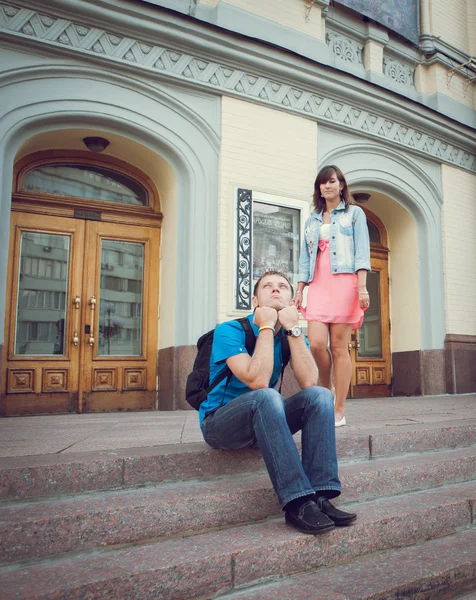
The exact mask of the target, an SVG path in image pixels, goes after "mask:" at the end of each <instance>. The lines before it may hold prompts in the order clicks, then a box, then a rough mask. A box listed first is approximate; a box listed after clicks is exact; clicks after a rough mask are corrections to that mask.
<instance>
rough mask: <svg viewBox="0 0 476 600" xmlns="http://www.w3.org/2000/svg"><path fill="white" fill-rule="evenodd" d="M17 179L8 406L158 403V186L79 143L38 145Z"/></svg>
mask: <svg viewBox="0 0 476 600" xmlns="http://www.w3.org/2000/svg"><path fill="white" fill-rule="evenodd" d="M14 176H15V178H14V192H13V196H12V218H11V231H10V248H9V269H8V278H7V286H8V287H7V290H8V294H7V298H8V299H7V307H6V313H5V315H6V317H5V331H6V339H5V342H6V344H5V348H6V352H5V354H6V357H5V358H6V360H4V373H3V375H4V376H3V381H4V382H5V383H4V386H5V389H4V390H3V393H4V401H3V412H4V414H6V415H24V414H45V413H66V412H94V411H103V410H144V409H153V408H155V407H156V402H157V390H156V373H157V336H158V332H157V316H158V294H159V249H160V227H161V221H162V214H161V212H160V206H159V197H158V194H157V192H156V189H155V187H154V185H153V184H152V182H151V181H150V180H149V179H148V178H147V176H145V175H144V173H142V172H141V171H139V170H138V169H136V168H133V167H131V166H130V165H128V164H126V163H124V162H123V161H120V160H118V159H115V158H112V157H110V156H98V155H93V154H92V153H90V152H80V151H74V152H73V151H52V152H51V151H48V152H37V153H34V154H31V155H29V156H27V157H25V158H23V159H21V160H20V161H19V162H18V163H17V164H16V165H15V173H14Z"/></svg>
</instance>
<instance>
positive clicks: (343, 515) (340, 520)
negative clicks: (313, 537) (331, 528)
mask: <svg viewBox="0 0 476 600" xmlns="http://www.w3.org/2000/svg"><path fill="white" fill-rule="evenodd" d="M315 503H316V505H317V507H318V508H319V509H320V510H321V511H322V512H323V513H324V514H325V515H327V516H328V517H329V519H331V521H333V523H335V525H336V526H337V527H344V526H345V525H350V524H351V523H353V522H354V521H355V520H356V519H357V515H356V514H355V513H348V512H344V511H343V510H339V509H338V508H336V507H335V506H333V505H332V504H331V503H330V502H329V500H328V499H327V498H326V497H325V496H320V497H319V498H317V494H316V499H315Z"/></svg>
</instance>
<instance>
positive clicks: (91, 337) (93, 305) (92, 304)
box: [88, 296, 97, 347]
mask: <svg viewBox="0 0 476 600" xmlns="http://www.w3.org/2000/svg"><path fill="white" fill-rule="evenodd" d="M88 304H89V306H90V307H91V332H90V334H89V339H88V344H89V345H90V346H91V347H92V346H94V311H95V310H96V304H97V300H96V296H91V298H90V300H89V302H88Z"/></svg>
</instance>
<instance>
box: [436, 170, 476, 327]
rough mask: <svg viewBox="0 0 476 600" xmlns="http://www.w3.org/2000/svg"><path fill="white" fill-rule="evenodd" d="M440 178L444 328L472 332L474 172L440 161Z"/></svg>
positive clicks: (475, 316) (475, 308) (475, 322)
mask: <svg viewBox="0 0 476 600" xmlns="http://www.w3.org/2000/svg"><path fill="white" fill-rule="evenodd" d="M442 180H443V195H444V204H443V253H444V262H443V265H444V275H445V308H446V332H447V333H456V334H466V335H476V205H475V199H476V176H475V175H472V174H470V173H467V172H465V171H461V170H459V169H456V168H454V167H449V166H446V165H443V166H442Z"/></svg>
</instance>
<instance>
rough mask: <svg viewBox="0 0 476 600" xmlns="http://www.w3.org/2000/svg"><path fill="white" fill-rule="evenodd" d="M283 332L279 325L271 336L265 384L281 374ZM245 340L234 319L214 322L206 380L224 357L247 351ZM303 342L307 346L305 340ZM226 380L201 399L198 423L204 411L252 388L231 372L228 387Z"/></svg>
mask: <svg viewBox="0 0 476 600" xmlns="http://www.w3.org/2000/svg"><path fill="white" fill-rule="evenodd" d="M247 318H248V320H249V321H250V323H251V327H252V328H253V331H254V334H255V336H257V335H258V331H259V327H257V326H256V325H255V324H254V323H253V315H252V314H251V315H249V316H248V317H247ZM283 335H285V334H284V330H283V329H282V328H281V330H280V331H279V333H278V334H277V335H276V336H275V337H274V367H273V374H272V375H271V379H270V383H269V387H275V385H276V384H277V383H278V381H279V376H280V374H281V367H282V364H283V359H282V353H281V340H282V338H283ZM245 339H246V335H245V331H244V329H243V327H242V326H241V324H240V323H239V322H238V321H227V322H226V323H221V324H220V325H217V327H216V329H215V334H214V336H213V346H212V353H211V356H210V382H211V381H213V380H214V379H215V378H216V377H217V375H219V374H220V373H221V372H222V371H223V370H224V369H225V368H226V362H225V361H226V359H227V358H230V357H231V356H236V355H237V354H247V352H246V347H245ZM306 344H307V346H308V347H309V343H308V341H307V339H306ZM226 382H227V377H225V379H223V381H221V382H220V383H219V384H218V385H217V386H216V388H215V389H213V390H212V391H211V392H210V393H209V394H208V397H207V399H206V400H205V402H202V404H201V406H200V409H199V413H198V414H199V418H200V426H201V425H202V422H203V419H204V418H205V415H206V414H207V413H208V412H210V411H212V410H214V409H215V408H218V407H219V406H221V405H222V404H227V403H228V402H230V400H233V399H234V398H238V396H242V395H243V394H247V393H248V392H251V391H252V390H251V389H250V388H249V387H248V386H247V385H245V384H244V383H243V382H242V381H240V380H239V379H238V378H237V377H235V376H234V375H232V377H231V379H230V383H229V384H228V386H226ZM225 387H226V391H225Z"/></svg>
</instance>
